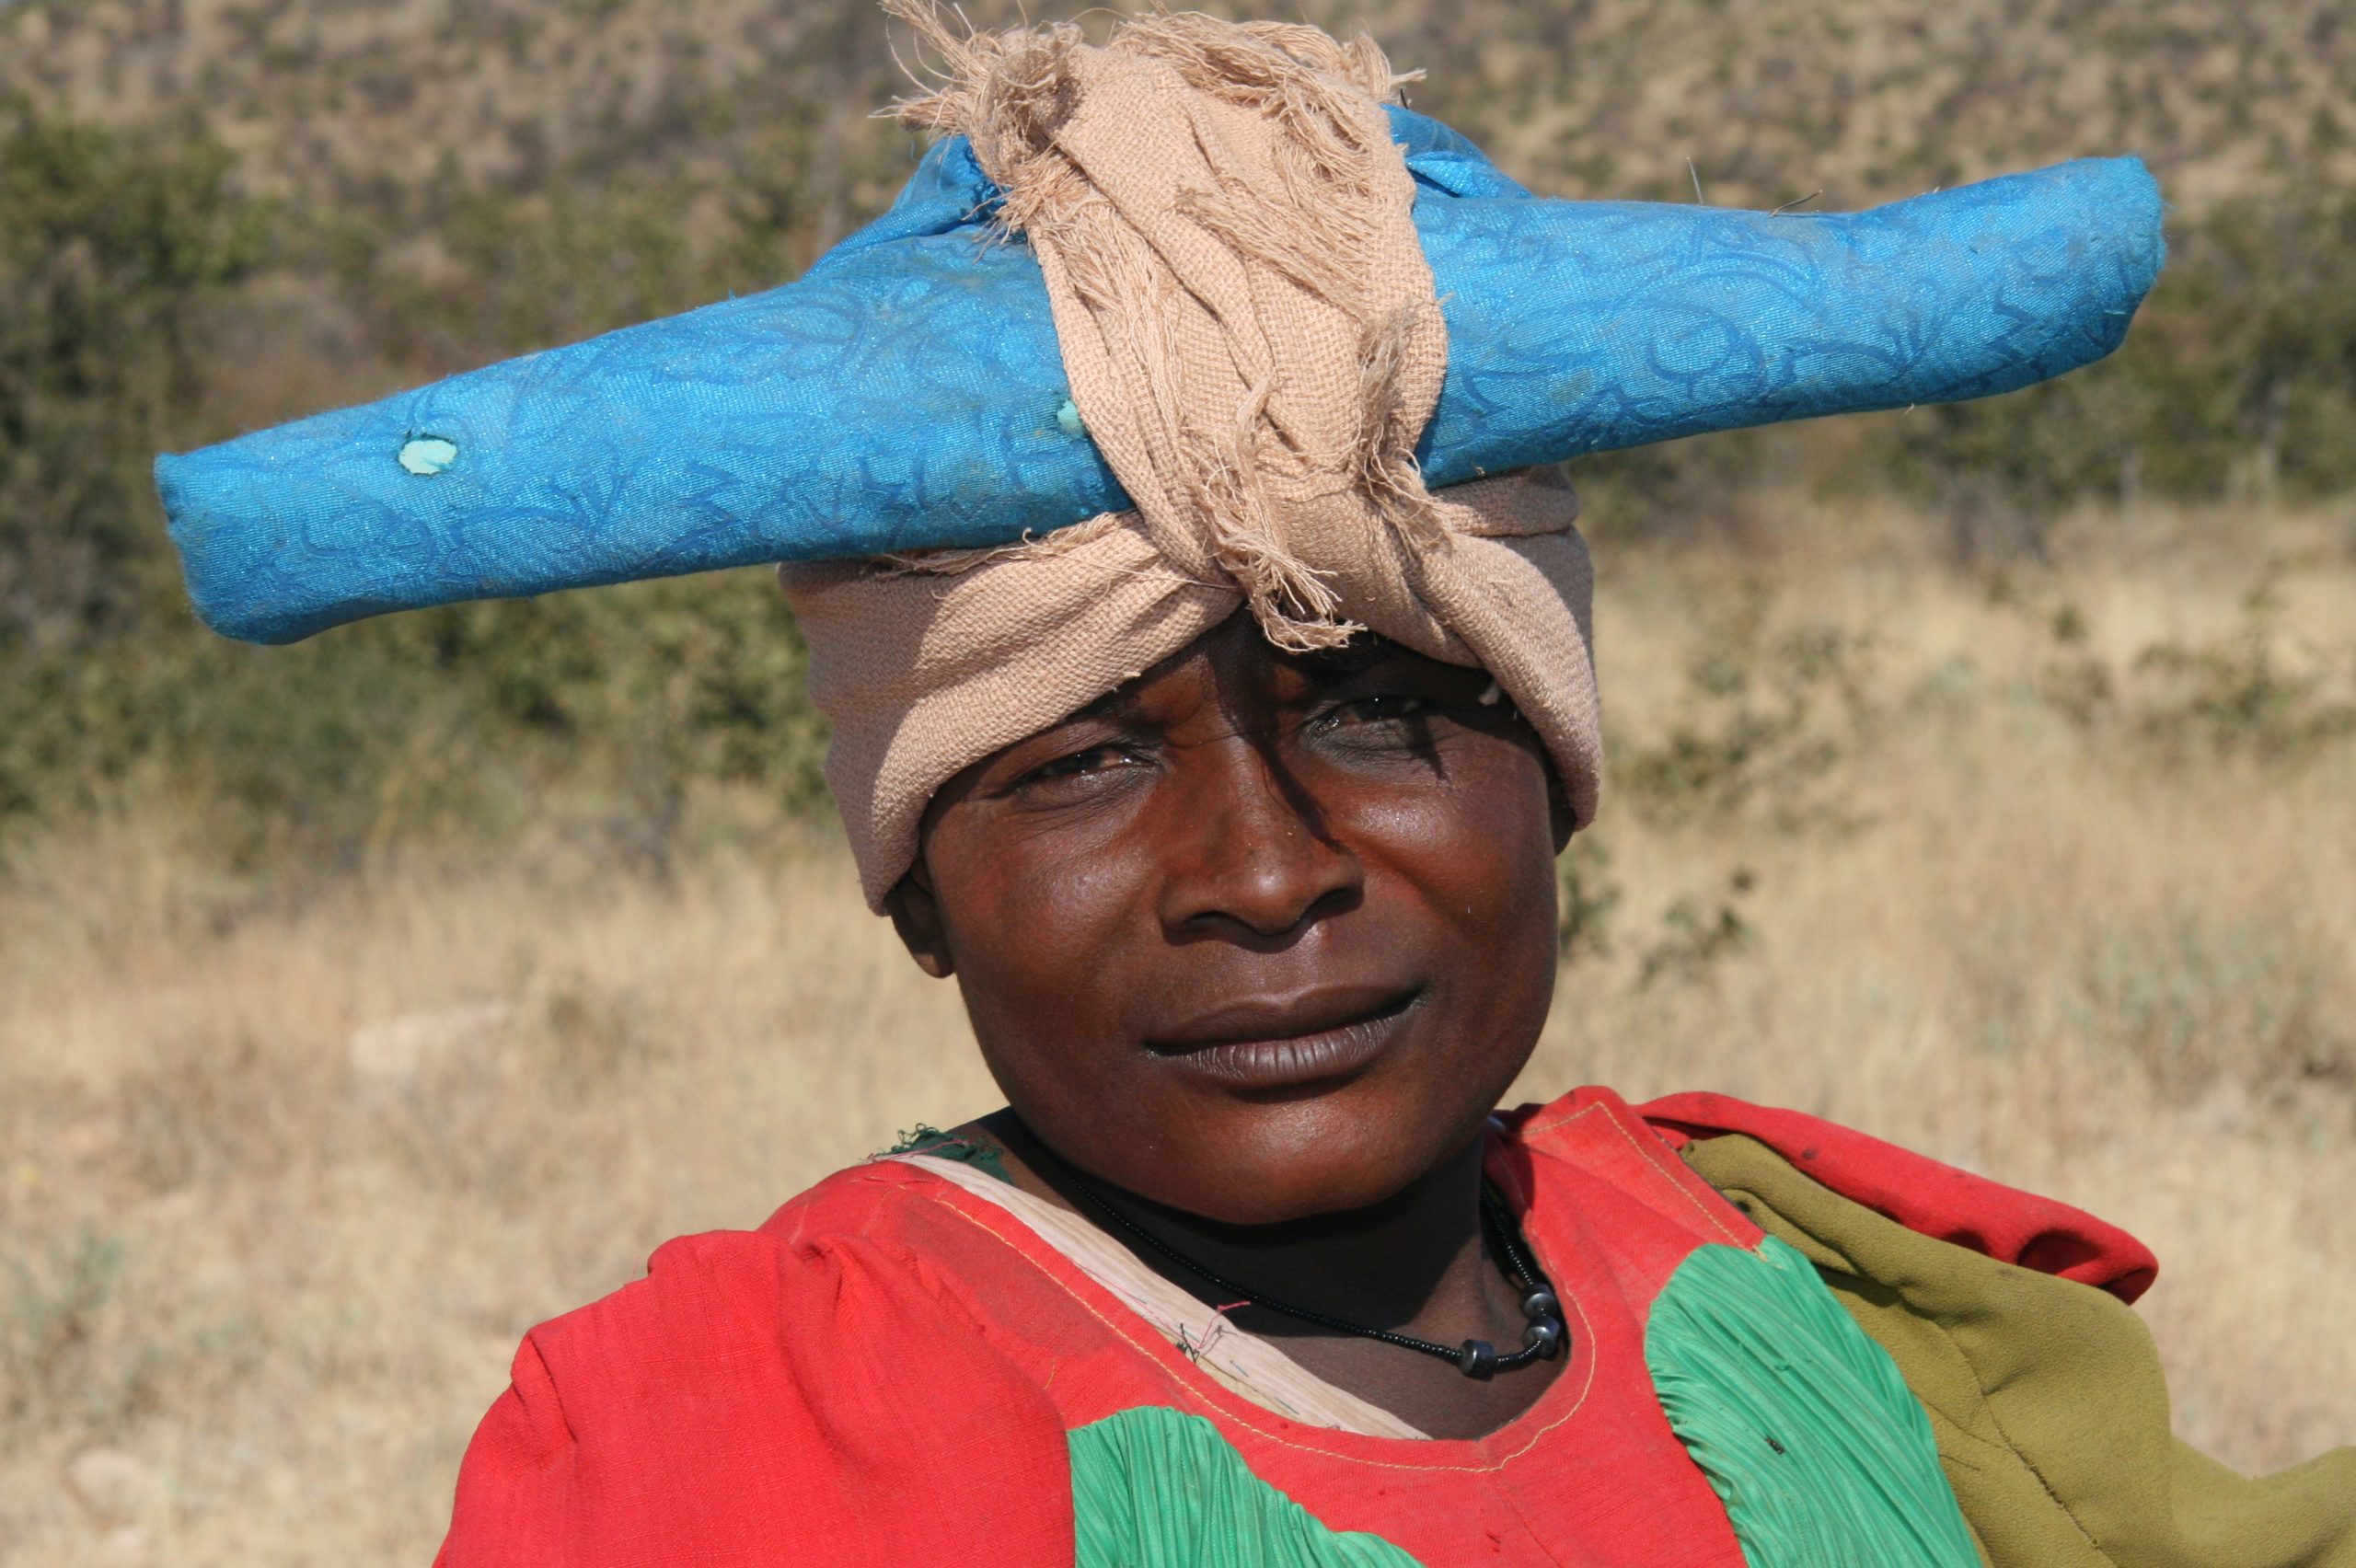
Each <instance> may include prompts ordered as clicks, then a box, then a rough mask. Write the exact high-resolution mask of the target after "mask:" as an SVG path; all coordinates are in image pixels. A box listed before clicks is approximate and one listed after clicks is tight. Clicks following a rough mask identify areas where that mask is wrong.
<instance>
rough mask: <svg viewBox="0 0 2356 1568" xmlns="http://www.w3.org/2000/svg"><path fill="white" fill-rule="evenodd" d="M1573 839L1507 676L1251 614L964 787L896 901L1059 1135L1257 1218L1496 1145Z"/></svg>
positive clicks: (1096, 1164) (1203, 1201)
mask: <svg viewBox="0 0 2356 1568" xmlns="http://www.w3.org/2000/svg"><path fill="white" fill-rule="evenodd" d="M1568 831H1569V816H1568V813H1567V811H1566V809H1565V807H1564V806H1563V805H1562V804H1561V802H1560V800H1559V797H1558V796H1557V794H1556V793H1555V791H1554V790H1553V788H1552V787H1551V783H1550V775H1549V772H1548V769H1547V767H1546V764H1545V761H1544V755H1543V752H1542V749H1541V747H1540V745H1539V744H1538V741H1537V739H1536V737H1535V736H1534V735H1533V734H1532V733H1531V732H1530V729H1529V728H1528V726H1527V725H1525V724H1524V723H1523V722H1522V721H1520V720H1519V718H1518V717H1516V716H1515V715H1514V714H1513V712H1512V709H1511V708H1510V706H1509V705H1508V704H1506V703H1504V702H1502V701H1500V700H1498V698H1497V697H1496V688H1495V687H1494V686H1492V685H1491V683H1490V681H1489V678H1488V676H1487V675H1486V674H1484V673H1482V672H1481V671H1478V670H1465V669H1459V668H1456V667H1454V666H1452V665H1448V664H1441V663H1436V662H1434V661H1432V660H1429V659H1426V658H1423V657H1421V656H1420V655H1417V654H1415V653H1411V652H1408V651H1405V650H1403V649H1401V648H1398V647H1396V646H1395V645H1392V644H1388V643H1383V642H1380V641H1375V640H1365V639H1361V640H1360V642H1359V643H1358V644H1354V645H1353V646H1352V647H1350V648H1349V649H1346V650H1344V651H1340V652H1337V653H1329V654H1317V655H1306V656H1298V655H1288V654H1284V653H1280V652H1278V651H1276V650H1275V649H1274V648H1272V647H1271V646H1270V645H1269V644H1268V643H1267V642H1266V640H1265V639H1263V638H1262V637H1261V636H1260V635H1259V632H1258V628H1256V626H1255V625H1254V624H1253V621H1252V619H1251V617H1248V616H1237V617H1233V618H1232V619H1230V620H1229V621H1228V622H1227V623H1226V624H1224V625H1223V626H1221V627H1220V628H1218V629H1217V630H1215V631H1212V632H1211V633H1209V634H1208V635H1207V636H1205V637H1203V638H1202V639H1200V640H1197V641H1196V642H1195V643H1194V644H1193V645H1192V646H1190V647H1189V648H1187V649H1186V650H1184V651H1183V652H1181V653H1179V654H1178V655H1176V656H1175V657H1173V658H1172V659H1171V660H1169V661H1168V662H1167V663H1163V664H1161V665H1160V666H1158V667H1156V668H1155V669H1153V670H1150V671H1149V672H1148V673H1147V674H1145V675H1143V676H1142V677H1140V678H1139V679H1138V680H1136V681H1134V682H1132V683H1130V684H1129V685H1127V686H1124V687H1122V688H1121V689H1120V690H1119V691H1117V692H1115V693H1114V695H1113V696H1112V697H1110V698H1106V699H1105V700H1104V701H1103V702H1100V703H1097V704H1095V705H1094V706H1092V707H1091V708H1089V709H1084V710H1082V711H1081V712H1080V713H1077V714H1075V715H1073V716H1072V717H1071V718H1070V719H1068V720H1067V721H1064V722H1063V723H1060V724H1057V725H1056V726H1054V727H1053V728H1051V729H1049V730H1046V731H1045V732H1041V733H1040V734H1037V735H1034V736H1033V737H1032V738H1031V739H1029V740H1027V741H1023V742H1022V743H1021V744H1016V745H1013V746H1010V747H1008V748H1007V749H1006V750H1005V751H1002V752H1000V753H999V754H998V755H995V756H992V757H990V758H988V759H987V760H985V761H983V762H981V763H978V764H976V766H975V767H971V768H968V769H967V770H966V771H965V772H964V773H963V774H961V775H960V776H959V777H958V778H955V779H953V780H952V781H951V782H950V784H949V785H948V786H946V787H945V788H944V789H942V790H941V792H940V794H939V795H938V796H937V797H936V798H935V799H934V801H933V802H932V805H931V808H930V811H929V812H928V813H927V815H926V818H925V824H924V832H923V841H922V844H923V847H922V854H921V856H920V858H919V859H918V863H917V865H916V867H915V869H914V870H911V871H910V872H909V874H908V876H907V879H906V880H905V881H903V882H902V883H901V884H900V886H899V888H898V889H897V890H896V891H895V893H894V894H893V896H892V901H891V908H892V913H893V917H894V920H895V923H896V924H897V926H898V927H899V929H900V933H901V936H902V937H903V938H904V939H905V940H907V944H908V947H909V950H910V951H911V952H913V953H914V954H915V955H916V957H917V960H918V963H921V964H922V965H923V966H924V967H925V968H926V969H927V970H928V971H930V973H933V974H955V975H956V976H957V979H958V982H959V984H960V986H962V988H963V992H964V1001H965V1007H966V1010H967V1012H968V1013H969V1015H970V1016H971V1018H972V1020H973V1025H974V1031H975V1033H976V1036H977V1037H978V1038H979V1040H980V1042H981V1046H982V1054H983V1055H984V1057H985V1058H986V1059H987V1062H988V1064H989V1067H990V1071H991V1072H992V1074H993V1075H994V1076H995V1077H996V1078H997V1079H998V1082H999V1087H1000V1088H1001V1089H1002V1090H1004V1091H1005V1093H1006V1097H1007V1100H1008V1102H1009V1103H1010V1104H1011V1106H1012V1107H1013V1109H1014V1110H1015V1111H1016V1112H1017V1113H1019V1114H1020V1115H1021V1116H1022V1119H1023V1120H1024V1121H1025V1122H1026V1123H1028V1124H1029V1125H1030V1126H1031V1128H1032V1130H1033V1131H1034V1132H1035V1133H1036V1134H1038V1135H1039V1136H1041V1137H1043V1138H1045V1140H1046V1141H1047V1142H1048V1144H1050V1145H1051V1146H1052V1147H1055V1149H1056V1150H1057V1152H1059V1153H1060V1154H1062V1155H1063V1156H1064V1158H1066V1159H1069V1160H1071V1161H1072V1162H1074V1163H1075V1164H1077V1165H1079V1166H1080V1167H1081V1168H1082V1169H1083V1170H1088V1171H1091V1173H1093V1174H1094V1175H1096V1176H1097V1177H1099V1178H1100V1179H1102V1180H1104V1181H1107V1182H1113V1183H1114V1184H1116V1185H1118V1186H1120V1187H1124V1188H1126V1189H1127V1190H1129V1191H1130V1192H1132V1193H1137V1194H1138V1195H1139V1196H1142V1197H1145V1198H1149V1199H1150V1200H1152V1201H1154V1202H1156V1203H1161V1204H1166V1205H1171V1206H1172V1207H1175V1208H1179V1209H1184V1210H1186V1211H1188V1212H1191V1213H1195V1214H1198V1215H1202V1216H1207V1217H1209V1218H1212V1219H1217V1220H1221V1221H1224V1222H1227V1223H1230V1224H1261V1223H1267V1222H1272V1221H1277V1220H1284V1219H1294V1218H1299V1217H1302V1216H1309V1215H1315V1214H1325V1213H1332V1212H1334V1211H1337V1210H1344V1209H1351V1208H1357V1207H1362V1206H1365V1205H1369V1204H1373V1203H1376V1202H1379V1201H1380V1200H1382V1199H1384V1198H1387V1197H1389V1196H1391V1195H1392V1194H1393V1193H1396V1192H1398V1191H1399V1190H1400V1189H1402V1188H1403V1187H1404V1186H1406V1185H1407V1184H1408V1183H1409V1182H1413V1181H1414V1180H1415V1179H1416V1178H1417V1177H1419V1176H1421V1175H1423V1174H1425V1173H1426V1171H1428V1170H1432V1169H1434V1168H1436V1167H1437V1166H1438V1165H1439V1164H1440V1163H1441V1162H1442V1161H1444V1160H1445V1159H1447V1158H1448V1157H1449V1155H1451V1154H1453V1153H1454V1152H1456V1151H1457V1150H1458V1149H1460V1148H1461V1147H1463V1146H1464V1144H1465V1142H1466V1141H1467V1140H1468V1139H1470V1138H1472V1136H1474V1135H1475V1133H1476V1132H1477V1131H1478V1129H1479V1127H1480V1125H1481V1123H1482V1121H1483V1119H1484V1117H1485V1116H1486V1115H1487V1114H1488V1113H1489V1111H1490V1110H1491V1109H1492V1108H1493V1107H1494V1106H1495V1105H1496V1102H1497V1100H1498V1097H1499V1096H1501V1095H1502V1094H1503V1093H1504V1092H1505V1091H1506V1089H1507V1086H1508V1085H1509V1084H1510V1083H1511V1082H1512V1080H1513V1078H1514V1075H1515V1074H1516V1073H1518V1072H1519V1070H1520V1068H1521V1065H1522V1063H1523V1062H1524V1060H1525V1059H1527V1057H1528V1055H1529V1054H1530V1047H1531V1045H1532V1044H1533V1043H1535V1042H1536V1040H1537V1037H1538V1032H1539V1030H1540V1028H1541V1026H1542V1024H1543V1023H1544V1021H1545V1018H1546V1010H1547V1007H1548V1004H1549V1002H1550V1001H1551V999H1552V997H1553V982H1554V956H1555V947H1554V940H1555V939H1554V920H1555V914H1554V875H1553V857H1554V855H1555V853H1556V852H1557V851H1558V850H1559V849H1560V848H1561V847H1562V844H1563V842H1564V840H1565V837H1566V836H1567V834H1568Z"/></svg>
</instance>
